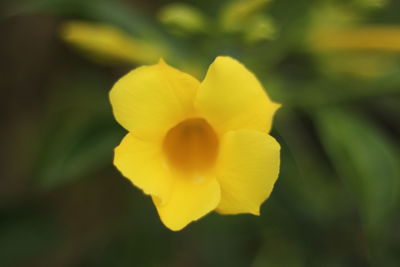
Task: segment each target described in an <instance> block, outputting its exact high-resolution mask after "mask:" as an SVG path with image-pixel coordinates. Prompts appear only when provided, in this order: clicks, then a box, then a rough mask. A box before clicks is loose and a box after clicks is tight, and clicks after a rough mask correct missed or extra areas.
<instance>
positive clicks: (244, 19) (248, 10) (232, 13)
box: [220, 0, 270, 32]
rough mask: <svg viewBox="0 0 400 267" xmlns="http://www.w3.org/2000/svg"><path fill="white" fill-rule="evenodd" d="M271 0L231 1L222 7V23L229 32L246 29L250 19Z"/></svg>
mask: <svg viewBox="0 0 400 267" xmlns="http://www.w3.org/2000/svg"><path fill="white" fill-rule="evenodd" d="M269 2H270V0H248V1H240V0H239V1H230V2H228V4H227V6H226V7H224V8H222V12H221V15H220V16H221V17H220V20H221V24H222V28H223V29H224V30H225V31H227V32H237V31H246V30H247V29H246V28H247V26H248V22H249V20H252V17H253V16H255V15H257V14H259V13H260V12H261V11H262V9H263V8H264V7H265V6H266V5H267V4H268V3H269Z"/></svg>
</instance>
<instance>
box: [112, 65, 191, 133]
mask: <svg viewBox="0 0 400 267" xmlns="http://www.w3.org/2000/svg"><path fill="white" fill-rule="evenodd" d="M198 86H199V82H198V81H197V80H196V79H195V78H193V77H192V76H190V75H188V74H186V73H183V72H180V71H179V70H176V69H174V68H172V67H171V66H168V65H167V64H166V63H165V62H164V61H162V60H160V62H159V63H158V64H156V65H151V66H144V67H140V68H137V69H135V70H133V71H131V72H130V73H128V74H127V75H125V76H124V77H122V78H121V79H120V80H119V81H118V82H117V83H116V84H115V85H114V87H113V88H112V89H111V92H110V100H111V105H112V108H113V112H114V116H115V118H116V120H117V121H118V122H119V123H120V124H121V125H122V126H123V127H125V128H126V129H127V130H128V131H130V132H135V135H136V136H138V137H140V138H142V139H146V140H154V139H158V140H159V139H160V138H162V137H164V135H165V134H166V132H167V131H168V130H169V129H170V128H171V127H173V126H175V125H176V124H178V123H179V122H181V121H183V120H184V119H186V118H188V117H190V116H192V115H193V99H194V96H195V94H196V91H197V88H198Z"/></svg>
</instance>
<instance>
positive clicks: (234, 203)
mask: <svg viewBox="0 0 400 267" xmlns="http://www.w3.org/2000/svg"><path fill="white" fill-rule="evenodd" d="M279 151H280V146H279V144H278V143H277V142H276V140H275V139H274V138H273V137H271V136H269V135H268V134H266V133H261V132H257V131H247V130H243V131H232V132H229V133H227V134H226V135H225V136H224V138H223V140H222V144H221V150H220V158H219V161H218V171H217V179H218V181H219V183H220V186H221V202H220V204H219V205H218V208H217V211H218V212H220V213H223V214H238V213H252V214H254V215H259V213H260V205H261V204H262V203H263V202H264V201H265V200H266V199H267V198H268V196H269V195H270V193H271V191H272V188H273V186H274V183H275V181H276V179H277V178H278V174H279V162H280V158H279Z"/></svg>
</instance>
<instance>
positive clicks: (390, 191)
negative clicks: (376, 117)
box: [315, 108, 400, 239]
mask: <svg viewBox="0 0 400 267" xmlns="http://www.w3.org/2000/svg"><path fill="white" fill-rule="evenodd" d="M315 123H316V126H317V129H318V133H319V135H320V138H321V141H322V143H323V145H324V147H325V149H326V151H327V153H328V155H329V156H330V158H331V160H332V163H333V164H334V166H335V168H336V170H337V172H338V174H339V175H340V177H341V178H342V179H343V182H344V183H345V184H346V185H347V186H348V188H349V190H350V192H351V193H352V194H354V198H355V201H357V203H358V205H359V209H360V213H361V216H362V218H363V220H364V223H365V226H366V229H367V231H368V233H369V235H370V237H371V238H372V239H375V238H377V237H378V235H382V231H384V230H385V227H386V225H387V223H388V221H389V219H390V216H391V215H393V212H394V211H395V208H396V205H397V201H398V199H399V198H398V197H399V195H398V194H399V182H400V181H399V177H400V170H399V167H400V165H399V157H398V154H397V153H398V151H397V150H396V149H395V147H393V145H392V144H391V142H390V140H388V139H387V138H386V136H385V135H384V134H383V133H381V131H380V130H379V129H378V128H376V127H375V126H374V125H373V124H372V123H371V122H369V121H368V120H367V119H366V118H365V117H363V116H361V115H360V114H357V113H356V112H355V111H353V110H341V109H338V108H336V109H334V108H332V109H327V110H324V111H321V112H318V114H316V115H315Z"/></svg>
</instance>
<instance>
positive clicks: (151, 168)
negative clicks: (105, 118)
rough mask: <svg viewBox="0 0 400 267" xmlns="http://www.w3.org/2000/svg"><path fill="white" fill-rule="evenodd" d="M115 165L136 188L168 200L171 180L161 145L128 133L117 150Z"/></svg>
mask: <svg viewBox="0 0 400 267" xmlns="http://www.w3.org/2000/svg"><path fill="white" fill-rule="evenodd" d="M114 165H115V166H116V167H117V169H118V170H119V171H120V172H121V173H122V175H123V176H125V177H126V178H128V179H129V180H130V181H131V182H132V183H133V184H134V185H135V186H137V187H139V188H140V189H142V190H143V191H144V192H145V193H146V194H151V195H155V196H157V197H159V198H160V199H162V200H163V201H164V200H166V199H167V198H168V196H169V193H170V188H171V179H170V176H169V171H168V168H167V166H166V165H165V162H164V158H163V154H162V151H161V149H160V144H158V143H156V142H149V141H143V140H141V139H139V138H137V137H135V136H134V135H133V134H131V133H128V134H127V135H126V136H125V137H124V139H123V140H122V142H121V144H120V145H119V146H118V147H116V148H115V154H114Z"/></svg>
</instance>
